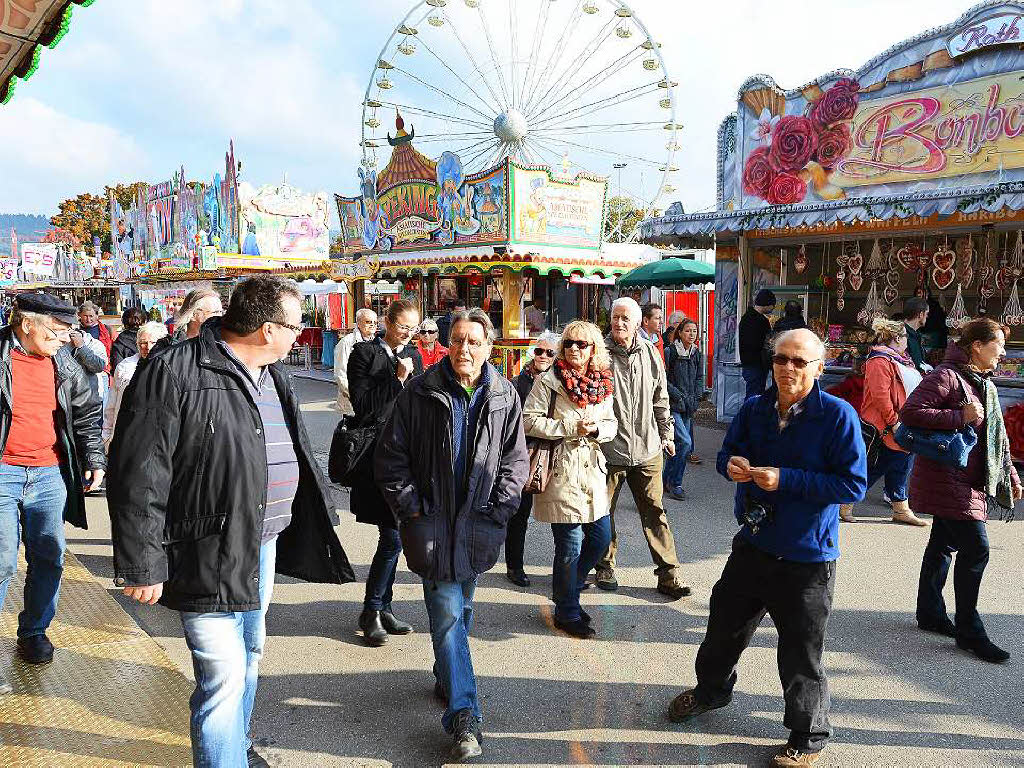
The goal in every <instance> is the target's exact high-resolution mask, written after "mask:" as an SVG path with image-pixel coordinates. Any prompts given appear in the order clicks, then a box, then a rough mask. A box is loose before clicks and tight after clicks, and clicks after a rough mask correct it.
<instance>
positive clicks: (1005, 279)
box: [996, 267, 1013, 291]
mask: <svg viewBox="0 0 1024 768" xmlns="http://www.w3.org/2000/svg"><path fill="white" fill-rule="evenodd" d="M1012 283H1013V271H1012V270H1011V269H1010V268H1009V267H1000V268H999V270H998V271H997V272H996V288H998V289H999V290H1000V291H1005V290H1008V289H1009V287H1010V285H1011V284H1012Z"/></svg>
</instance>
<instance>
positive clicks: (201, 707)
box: [181, 539, 277, 768]
mask: <svg viewBox="0 0 1024 768" xmlns="http://www.w3.org/2000/svg"><path fill="white" fill-rule="evenodd" d="M276 555H277V539H271V540H270V541H268V542H267V543H266V544H264V545H263V546H261V547H260V576H259V578H260V607H259V609H258V610H253V611H220V612H211V613H189V612H185V611H182V613H181V626H182V627H183V628H184V630H185V642H186V643H187V644H188V648H189V650H190V651H192V668H193V669H194V670H195V674H196V689H195V691H194V692H193V694H192V698H191V699H189V707H190V709H191V711H192V716H191V720H190V724H191V728H190V730H191V734H192V757H193V760H194V761H195V764H196V767H197V768H222V766H231V767H232V768H235V766H244V765H246V757H245V753H246V751H247V750H248V749H249V747H250V746H252V741H251V740H250V739H249V721H250V720H251V719H252V704H253V700H254V699H255V698H256V682H257V679H258V677H259V667H260V659H261V658H262V657H263V643H264V641H265V640H266V638H267V626H266V617H267V608H269V607H270V597H271V595H272V594H273V592H274V561H275V559H276Z"/></svg>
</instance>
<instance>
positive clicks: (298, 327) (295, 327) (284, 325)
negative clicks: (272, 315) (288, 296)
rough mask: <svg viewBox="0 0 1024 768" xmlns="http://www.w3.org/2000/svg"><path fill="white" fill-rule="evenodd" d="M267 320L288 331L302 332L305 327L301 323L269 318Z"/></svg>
mask: <svg viewBox="0 0 1024 768" xmlns="http://www.w3.org/2000/svg"><path fill="white" fill-rule="evenodd" d="M268 322H271V323H273V324H274V325H280V326H281V327H282V328H287V329H288V330H289V331H292V332H294V333H302V332H303V331H304V330H306V327H305V326H303V325H292V324H291V323H282V322H281V321H280V320H270V321H268Z"/></svg>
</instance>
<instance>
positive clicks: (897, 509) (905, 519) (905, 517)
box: [892, 501, 928, 528]
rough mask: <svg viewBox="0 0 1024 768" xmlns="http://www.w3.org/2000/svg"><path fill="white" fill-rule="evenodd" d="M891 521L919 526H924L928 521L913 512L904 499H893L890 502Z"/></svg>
mask: <svg viewBox="0 0 1024 768" xmlns="http://www.w3.org/2000/svg"><path fill="white" fill-rule="evenodd" d="M892 521H893V522H894V523H902V524H903V525H916V526H918V527H919V528H926V527H927V526H928V522H927V521H926V520H922V519H921V518H920V517H918V516H917V515H915V514H914V511H913V510H912V509H911V508H910V504H908V503H907V502H906V501H894V502H893V503H892Z"/></svg>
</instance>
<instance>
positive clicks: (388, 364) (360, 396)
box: [347, 299, 423, 646]
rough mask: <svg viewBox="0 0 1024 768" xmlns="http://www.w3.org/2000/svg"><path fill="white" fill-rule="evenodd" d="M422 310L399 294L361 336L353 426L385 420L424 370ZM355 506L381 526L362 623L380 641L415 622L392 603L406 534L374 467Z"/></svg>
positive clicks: (372, 640)
mask: <svg viewBox="0 0 1024 768" xmlns="http://www.w3.org/2000/svg"><path fill="white" fill-rule="evenodd" d="M419 321H420V317H419V312H418V311H417V310H416V308H415V307H414V306H413V305H412V303H411V302H408V301H405V300H403V299H399V300H396V301H392V302H391V304H389V305H388V311H387V314H386V315H385V317H384V329H385V333H384V335H383V336H378V337H375V338H373V339H371V340H370V341H361V342H359V343H357V344H356V345H355V346H354V347H352V354H351V356H350V357H349V359H348V370H347V373H348V388H349V395H350V396H351V398H352V411H353V412H354V414H355V415H354V416H353V417H352V418H353V422H352V426H353V427H369V426H373V425H377V426H383V425H384V423H385V422H386V421H387V419H388V416H390V415H391V410H392V408H394V405H395V400H396V399H397V398H398V393H399V392H401V391H402V388H403V387H404V386H405V385H406V384H407V383H408V382H409V379H410V378H412V377H413V376H418V375H419V374H421V373H423V361H422V360H421V359H420V353H419V352H418V351H417V350H416V345H415V344H412V343H411V342H412V337H413V333H414V332H415V331H416V326H417V325H418V324H419ZM351 499H352V501H351V505H352V512H353V514H354V515H355V516H356V520H358V521H359V522H360V523H369V524H370V525H376V526H377V551H376V552H375V553H374V555H373V560H372V561H371V563H370V573H369V575H368V576H367V577H366V595H365V597H364V599H363V612H362V613H361V614H360V615H359V628H360V629H361V630H362V631H363V640H364V642H366V644H367V645H371V646H380V645H384V643H386V642H387V639H388V635H407V634H409V633H410V632H412V625H411V624H407V623H406V622H404V621H400V620H399V619H398V618H397V617H396V616H395V612H394V610H392V607H391V599H392V588H393V586H394V583H395V571H396V570H397V569H398V558H399V557H400V556H401V554H402V540H401V539H400V538H399V537H398V523H397V522H396V520H395V518H394V515H393V514H392V513H391V509H390V508H389V507H388V505H387V502H385V501H384V497H383V496H382V495H381V493H380V490H379V489H378V488H377V483H376V480H375V478H374V476H373V471H372V469H370V470H368V471H367V472H366V473H365V477H364V478H363V479H362V481H361V482H359V483H356V484H354V485H353V486H352V496H351Z"/></svg>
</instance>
